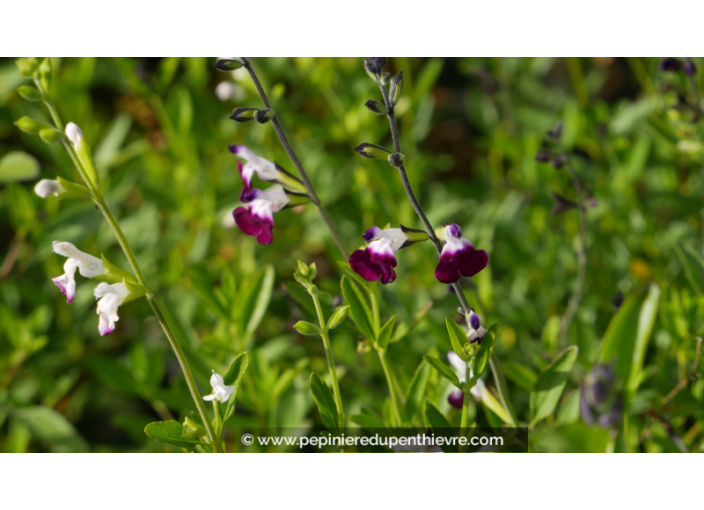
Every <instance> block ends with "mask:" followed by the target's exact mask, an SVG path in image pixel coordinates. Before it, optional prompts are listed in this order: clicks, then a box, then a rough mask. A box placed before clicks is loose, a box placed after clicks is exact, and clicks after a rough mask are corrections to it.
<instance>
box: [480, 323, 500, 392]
mask: <svg viewBox="0 0 704 510" xmlns="http://www.w3.org/2000/svg"><path fill="white" fill-rule="evenodd" d="M496 328H497V325H496V324H492V325H491V327H489V329H487V330H486V333H485V334H484V338H483V339H482V343H481V345H480V346H479V351H478V352H477V356H476V358H474V378H475V379H479V378H480V377H481V375H482V374H483V373H484V371H485V370H486V367H487V365H488V364H489V360H490V359H491V354H492V353H493V352H494V344H495V342H496Z"/></svg>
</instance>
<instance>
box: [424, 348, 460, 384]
mask: <svg viewBox="0 0 704 510" xmlns="http://www.w3.org/2000/svg"><path fill="white" fill-rule="evenodd" d="M423 359H424V360H425V361H427V362H428V364H429V365H430V366H431V367H433V368H434V369H435V370H437V371H438V373H439V374H440V375H441V376H443V377H444V378H445V379H447V380H448V381H450V382H451V383H452V384H454V385H455V386H457V387H458V388H459V389H462V386H461V383H460V380H459V378H458V377H457V374H455V371H454V370H452V369H451V368H450V367H448V366H447V365H446V364H445V363H443V362H442V361H440V360H439V359H438V358H433V357H432V356H426V357H424V358H423Z"/></svg>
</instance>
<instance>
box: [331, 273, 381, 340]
mask: <svg viewBox="0 0 704 510" xmlns="http://www.w3.org/2000/svg"><path fill="white" fill-rule="evenodd" d="M340 287H341V288H342V296H343V297H344V298H345V301H346V302H347V304H348V305H350V315H351V316H352V320H353V321H354V323H355V324H356V325H357V328H359V331H360V332H361V333H362V334H363V335H364V336H365V337H367V338H369V339H371V340H372V341H374V340H376V337H375V336H374V327H373V326H372V324H373V321H372V313H371V311H370V310H369V306H367V302H366V301H365V300H364V297H363V296H362V293H361V292H360V291H359V288H357V286H356V285H354V284H353V283H352V282H350V281H349V279H348V278H347V277H346V276H343V277H342V281H341V283H340Z"/></svg>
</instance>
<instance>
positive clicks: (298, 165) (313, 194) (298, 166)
mask: <svg viewBox="0 0 704 510" xmlns="http://www.w3.org/2000/svg"><path fill="white" fill-rule="evenodd" d="M242 60H243V61H244V64H243V66H244V68H245V69H247V72H248V73H249V76H250V78H252V82H254V86H255V87H256V88H257V92H259V97H260V98H261V100H262V103H264V106H265V107H266V108H271V105H270V104H269V98H267V97H266V92H264V87H262V84H261V83H260V81H259V78H258V77H257V73H255V72H254V69H253V68H252V64H251V63H250V62H249V60H247V59H246V58H244V57H242ZM271 125H272V126H273V127H274V131H276V135H277V136H278V137H279V141H280V142H281V145H282V146H283V148H284V150H285V151H286V154H288V157H289V158H291V161H292V162H293V165H294V166H295V167H296V170H298V174H299V175H300V176H301V180H302V181H303V184H304V185H305V187H306V189H307V190H308V194H309V195H310V199H311V201H312V202H313V203H314V204H315V205H316V207H317V208H318V212H319V213H320V216H321V217H322V218H323V221H324V222H325V225H326V226H327V227H328V230H329V231H330V235H332V238H333V241H335V244H336V245H337V249H338V250H340V253H341V254H342V256H343V257H344V258H345V260H347V258H348V255H347V250H346V249H345V243H343V242H342V238H341V237H340V234H339V233H338V232H337V229H336V228H335V225H334V223H333V222H332V220H331V219H330V216H329V215H328V212H327V210H326V209H325V207H323V203H322V202H321V201H320V198H318V194H317V193H316V192H315V188H314V187H313V183H311V182H310V179H309V178H308V174H307V173H306V171H305V169H304V168H303V165H302V164H301V162H300V161H299V159H298V156H296V153H295V152H294V151H293V147H291V144H290V143H289V142H288V139H287V138H286V134H285V133H284V130H283V129H282V128H281V124H280V123H279V118H278V114H277V115H275V116H274V118H273V119H271Z"/></svg>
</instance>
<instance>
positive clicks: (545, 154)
mask: <svg viewBox="0 0 704 510" xmlns="http://www.w3.org/2000/svg"><path fill="white" fill-rule="evenodd" d="M535 160H536V161H538V162H540V163H547V162H548V161H550V151H546V150H544V149H543V150H539V151H538V152H536V153H535Z"/></svg>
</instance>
